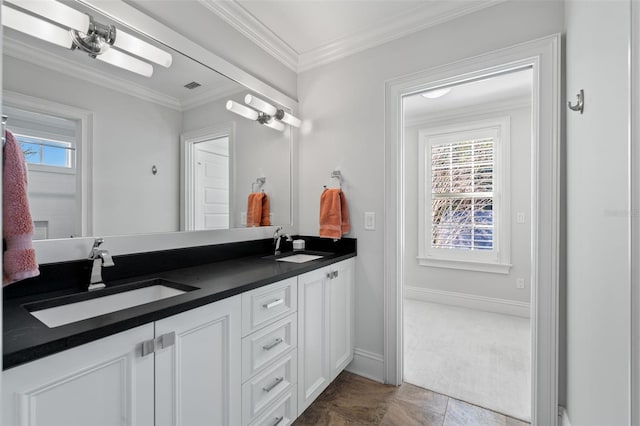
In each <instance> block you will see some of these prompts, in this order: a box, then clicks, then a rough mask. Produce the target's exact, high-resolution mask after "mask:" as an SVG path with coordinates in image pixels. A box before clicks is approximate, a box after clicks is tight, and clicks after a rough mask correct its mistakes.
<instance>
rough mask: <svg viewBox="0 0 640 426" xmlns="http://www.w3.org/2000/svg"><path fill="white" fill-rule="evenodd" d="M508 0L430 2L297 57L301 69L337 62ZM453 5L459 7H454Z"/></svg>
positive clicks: (301, 70)
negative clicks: (466, 2) (461, 2)
mask: <svg viewBox="0 0 640 426" xmlns="http://www.w3.org/2000/svg"><path fill="white" fill-rule="evenodd" d="M503 1H506V0H477V1H474V2H472V3H470V4H457V3H456V2H447V3H445V2H439V3H438V2H428V3H427V4H425V5H423V6H421V7H419V8H415V9H412V10H409V11H407V12H405V13H403V14H401V15H400V16H397V17H396V18H394V19H393V20H391V21H388V22H387V23H385V24H382V25H378V26H376V27H375V28H371V29H369V30H365V31H361V32H359V33H357V34H355V35H353V36H350V37H345V38H342V39H339V40H336V41H334V42H332V43H329V44H327V45H324V46H321V47H319V48H317V49H314V50H311V51H309V52H304V53H303V54H301V55H300V56H299V58H298V72H303V71H308V70H310V69H312V68H315V67H318V66H320V65H324V64H327V63H329V62H333V61H336V60H338V59H341V58H344V57H346V56H350V55H353V54H355V53H358V52H361V51H363V50H367V49H370V48H372V47H375V46H379V45H381V44H384V43H387V42H390V41H392V40H396V39H399V38H402V37H405V36H408V35H410V34H413V33H416V32H418V31H422V30H424V29H426V28H429V27H433V26H436V25H439V24H442V23H444V22H447V21H451V20H453V19H456V18H459V17H461V16H464V15H468V14H471V13H474V12H477V11H479V10H482V9H485V8H487V7H491V6H494V5H496V4H498V3H502V2H503ZM451 4H454V5H456V7H453V8H451V7H450V5H451Z"/></svg>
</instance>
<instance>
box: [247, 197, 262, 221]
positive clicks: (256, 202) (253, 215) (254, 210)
mask: <svg viewBox="0 0 640 426" xmlns="http://www.w3.org/2000/svg"><path fill="white" fill-rule="evenodd" d="M264 196H265V195H264V192H252V193H251V194H249V199H248V201H247V227H251V226H260V222H261V220H262V199H263V198H264Z"/></svg>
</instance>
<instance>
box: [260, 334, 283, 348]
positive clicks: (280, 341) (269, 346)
mask: <svg viewBox="0 0 640 426" xmlns="http://www.w3.org/2000/svg"><path fill="white" fill-rule="evenodd" d="M282 342H284V340H282V338H281V337H278V338H277V339H276V340H274V341H273V343H269V344H268V345H264V346H263V347H262V349H264V350H265V351H270V350H271V349H273V348H275V347H276V346H278V345H279V344H280V343H282Z"/></svg>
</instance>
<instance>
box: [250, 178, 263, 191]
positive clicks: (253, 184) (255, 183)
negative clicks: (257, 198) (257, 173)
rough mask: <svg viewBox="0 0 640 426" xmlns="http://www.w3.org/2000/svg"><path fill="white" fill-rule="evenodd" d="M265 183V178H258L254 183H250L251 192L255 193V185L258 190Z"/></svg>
mask: <svg viewBox="0 0 640 426" xmlns="http://www.w3.org/2000/svg"><path fill="white" fill-rule="evenodd" d="M266 181H267V178H266V177H264V176H263V177H259V178H257V179H256V181H255V182H251V192H256V190H255V189H254V186H255V185H258V188H260V187H261V186H262V185H264V183H265V182H266ZM262 192H264V189H263V190H262Z"/></svg>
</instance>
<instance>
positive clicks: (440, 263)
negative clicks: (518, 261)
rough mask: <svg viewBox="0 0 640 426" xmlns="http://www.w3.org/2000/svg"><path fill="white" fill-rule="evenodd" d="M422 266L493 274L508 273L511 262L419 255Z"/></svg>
mask: <svg viewBox="0 0 640 426" xmlns="http://www.w3.org/2000/svg"><path fill="white" fill-rule="evenodd" d="M417 259H418V263H419V264H420V266H430V267H433V268H447V269H461V270H465V271H478V272H489V273H492V274H508V273H509V270H510V269H511V264H510V263H491V262H475V261H472V260H453V259H433V258H428V257H418V258H417Z"/></svg>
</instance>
